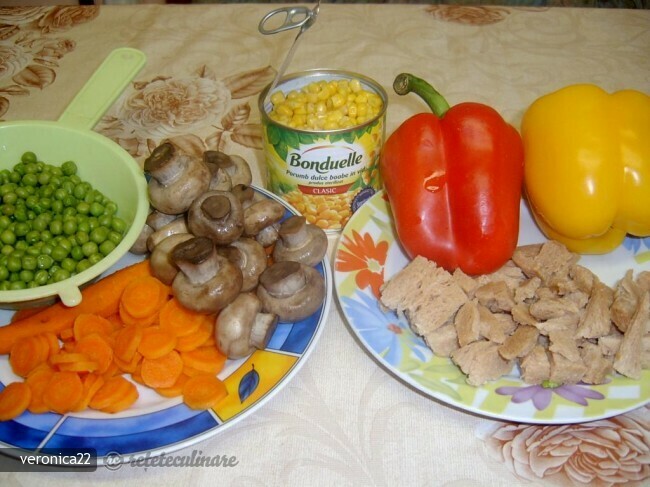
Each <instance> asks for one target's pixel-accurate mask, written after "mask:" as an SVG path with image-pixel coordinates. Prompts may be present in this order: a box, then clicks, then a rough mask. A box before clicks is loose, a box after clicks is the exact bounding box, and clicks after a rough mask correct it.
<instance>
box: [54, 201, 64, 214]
mask: <svg viewBox="0 0 650 487" xmlns="http://www.w3.org/2000/svg"><path fill="white" fill-rule="evenodd" d="M52 211H53V212H54V213H61V212H63V201H61V200H52Z"/></svg>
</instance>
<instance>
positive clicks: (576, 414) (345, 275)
mask: <svg viewBox="0 0 650 487" xmlns="http://www.w3.org/2000/svg"><path fill="white" fill-rule="evenodd" d="M544 240H545V237H544V236H543V235H542V234H541V233H540V231H539V230H538V228H537V226H536V225H535V223H534V222H533V219H532V217H531V215H530V213H529V211H528V209H527V208H526V206H525V205H523V204H522V211H521V222H520V233H519V245H525V244H529V243H537V242H543V241H544ZM407 263H408V258H407V257H406V255H405V254H404V252H403V250H402V248H401V246H400V244H399V242H398V241H397V238H396V236H395V233H394V227H393V224H392V215H391V212H390V206H389V204H388V201H387V200H386V197H385V194H384V193H383V192H379V193H377V194H375V195H374V196H373V197H372V198H371V199H369V200H368V201H367V202H366V203H365V204H364V205H363V206H362V207H361V208H360V209H359V210H358V211H357V212H356V213H355V214H354V215H353V216H352V218H351V219H350V221H349V222H348V224H347V225H346V227H345V228H344V229H343V232H342V234H341V239H340V241H339V244H338V247H337V249H336V253H335V257H334V286H335V290H336V294H337V298H338V301H339V304H340V306H341V310H342V311H343V314H344V316H345V318H346V320H347V321H348V324H349V325H350V328H351V329H352V331H353V332H354V334H355V335H356V337H357V338H358V341H359V342H360V344H361V346H362V347H363V348H364V349H365V350H367V351H368V352H369V353H370V354H371V355H372V356H373V357H374V358H375V360H377V361H378V362H379V363H380V364H381V365H382V366H383V367H385V368H386V369H387V370H388V371H389V372H390V373H391V374H393V375H394V376H395V377H396V378H398V379H400V380H401V381H403V382H405V383H406V384H408V385H410V386H412V387H414V388H415V389H417V390H419V391H421V392H423V393H424V394H426V395H428V396H430V397H432V398H434V399H437V400H439V401H442V402H443V403H446V404H449V405H452V406H455V407H458V408H460V409H462V410H465V411H469V412H473V413H476V414H480V415H483V416H488V417H491V418H495V419H501V420H508V421H517V422H522V423H539V424H561V423H579V422H584V421H592V420H597V419H602V418H607V417H611V416H615V415H618V414H622V413H625V412H627V411H630V410H632V409H635V408H638V407H641V406H643V405H645V404H647V403H649V402H650V370H645V371H643V375H642V377H641V380H632V379H629V378H625V377H622V376H620V375H613V376H611V380H610V381H609V382H608V383H606V384H602V385H596V386H594V385H587V384H576V385H563V386H560V387H556V388H544V387H542V386H538V385H529V384H525V383H524V382H523V381H522V380H521V379H520V378H519V375H518V373H517V372H516V370H513V373H512V374H511V375H507V376H504V377H502V378H501V379H499V380H496V381H492V382H490V383H488V384H485V385H483V386H481V387H474V386H470V385H468V384H467V383H466V381H465V376H464V374H463V373H462V372H461V371H460V369H459V368H458V367H457V366H456V365H454V364H453V363H452V362H451V360H450V359H448V358H442V357H436V356H434V355H433V353H432V352H431V350H430V349H429V348H428V347H427V346H426V344H425V343H424V341H423V340H422V339H421V338H420V337H419V336H417V335H416V334H415V333H413V331H412V330H411V329H410V328H409V325H408V323H407V322H406V321H405V320H404V319H403V318H400V317H398V316H397V315H396V314H395V313H393V312H385V311H383V310H382V309H381V308H380V307H379V303H378V296H379V287H380V286H381V285H382V284H383V283H384V282H385V281H387V280H388V279H390V278H391V277H392V276H393V275H394V274H395V273H397V272H398V271H399V270H401V269H402V268H404V266H406V264H407ZM580 263H581V265H584V266H586V267H588V268H589V269H591V270H592V271H593V272H595V273H596V274H597V275H598V277H599V278H600V279H601V280H602V281H603V282H605V283H607V284H609V285H610V286H611V285H614V284H615V283H616V281H617V280H618V279H620V278H622V277H623V275H624V273H625V271H626V270H627V269H633V270H634V271H635V272H636V271H640V270H643V269H646V270H648V269H650V238H645V239H639V238H628V239H626V240H625V242H624V243H623V245H621V246H620V247H619V248H618V249H616V250H615V251H614V252H611V253H609V254H607V255H601V256H583V257H582V258H581V260H580Z"/></svg>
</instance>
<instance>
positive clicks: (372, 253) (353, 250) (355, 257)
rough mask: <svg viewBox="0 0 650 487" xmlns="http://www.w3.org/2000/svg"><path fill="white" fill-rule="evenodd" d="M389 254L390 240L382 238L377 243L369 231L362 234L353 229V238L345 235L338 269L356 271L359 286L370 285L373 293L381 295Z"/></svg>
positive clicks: (337, 263) (339, 254)
mask: <svg viewBox="0 0 650 487" xmlns="http://www.w3.org/2000/svg"><path fill="white" fill-rule="evenodd" d="M344 249H345V250H344ZM387 254H388V242H386V241H385V240H382V241H380V242H377V243H375V241H374V240H373V239H372V236H371V235H370V234H369V233H364V234H363V235H360V234H359V233H358V232H356V231H354V230H353V231H352V238H350V237H348V236H347V235H344V236H343V240H342V242H341V250H340V251H339V253H338V259H337V261H336V270H337V271H341V272H356V273H357V274H356V275H355V278H354V279H355V282H356V283H357V286H359V287H360V288H366V287H370V289H371V290H372V293H373V295H375V296H376V297H379V288H380V287H381V285H382V284H383V283H384V264H385V263H386V256H387Z"/></svg>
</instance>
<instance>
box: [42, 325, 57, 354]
mask: <svg viewBox="0 0 650 487" xmlns="http://www.w3.org/2000/svg"><path fill="white" fill-rule="evenodd" d="M41 336H43V338H44V339H45V341H46V342H47V346H48V348H49V350H50V351H49V354H48V358H49V357H51V356H52V355H56V354H57V353H59V351H60V350H61V344H60V343H59V339H58V338H57V337H56V335H55V334H54V333H52V332H49V331H48V332H45V333H42V334H41Z"/></svg>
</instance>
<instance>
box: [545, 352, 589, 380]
mask: <svg viewBox="0 0 650 487" xmlns="http://www.w3.org/2000/svg"><path fill="white" fill-rule="evenodd" d="M550 362H551V376H550V380H551V382H554V383H556V384H577V383H578V382H580V381H581V380H582V378H583V376H584V375H585V372H586V371H587V366H586V365H585V364H584V363H583V362H582V359H581V358H580V356H578V359H577V360H569V359H568V358H566V357H565V356H564V355H562V354H561V353H553V352H551V359H550Z"/></svg>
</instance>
